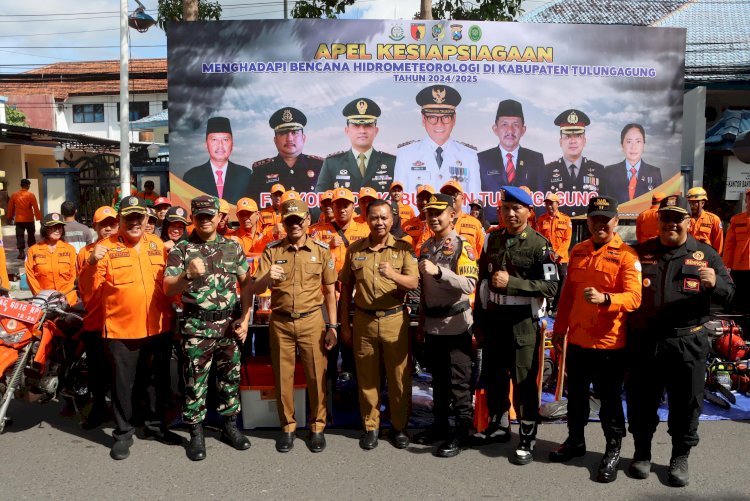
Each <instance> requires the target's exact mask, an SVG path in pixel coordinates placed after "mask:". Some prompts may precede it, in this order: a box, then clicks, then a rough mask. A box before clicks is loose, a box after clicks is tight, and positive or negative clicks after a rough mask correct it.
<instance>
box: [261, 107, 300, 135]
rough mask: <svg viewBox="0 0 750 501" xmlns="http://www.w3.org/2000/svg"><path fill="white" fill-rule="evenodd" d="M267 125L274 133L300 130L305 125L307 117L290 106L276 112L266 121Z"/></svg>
mask: <svg viewBox="0 0 750 501" xmlns="http://www.w3.org/2000/svg"><path fill="white" fill-rule="evenodd" d="M268 125H270V126H271V128H272V129H273V130H274V131H276V132H287V131H290V130H301V129H302V128H303V127H304V126H305V125H307V117H306V116H305V114H304V113H302V112H301V111H300V110H298V109H297V108H292V107H291V106H289V107H286V108H281V109H280V110H277V111H276V112H275V113H274V114H273V115H271V118H270V119H269V120H268Z"/></svg>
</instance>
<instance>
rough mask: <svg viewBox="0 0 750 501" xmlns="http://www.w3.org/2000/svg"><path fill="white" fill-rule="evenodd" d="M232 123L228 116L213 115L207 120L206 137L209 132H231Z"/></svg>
mask: <svg viewBox="0 0 750 501" xmlns="http://www.w3.org/2000/svg"><path fill="white" fill-rule="evenodd" d="M231 133H232V125H231V124H230V123H229V119H228V118H227V117H211V118H209V119H208V122H206V137H208V135H209V134H231Z"/></svg>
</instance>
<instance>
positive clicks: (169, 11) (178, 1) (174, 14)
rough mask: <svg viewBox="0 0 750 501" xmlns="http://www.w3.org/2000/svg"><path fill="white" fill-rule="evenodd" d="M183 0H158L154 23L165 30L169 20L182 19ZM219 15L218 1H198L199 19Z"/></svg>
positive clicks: (212, 18)
mask: <svg viewBox="0 0 750 501" xmlns="http://www.w3.org/2000/svg"><path fill="white" fill-rule="evenodd" d="M183 12H184V11H183V0H159V11H158V17H157V19H156V23H157V24H158V25H159V28H161V29H163V30H164V31H165V32H166V31H167V26H168V24H169V21H182V19H183ZM220 17H221V4H219V2H218V1H216V2H208V1H204V0H199V1H198V19H199V20H201V21H209V20H215V21H216V20H218V19H219V18H220Z"/></svg>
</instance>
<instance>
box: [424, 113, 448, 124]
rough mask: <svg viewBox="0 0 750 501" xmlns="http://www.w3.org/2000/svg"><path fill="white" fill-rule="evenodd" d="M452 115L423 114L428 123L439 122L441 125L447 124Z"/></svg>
mask: <svg viewBox="0 0 750 501" xmlns="http://www.w3.org/2000/svg"><path fill="white" fill-rule="evenodd" d="M453 118H454V116H453V115H424V119H425V120H427V123H428V124H430V125H435V124H437V123H438V122H440V123H441V124H443V125H447V124H449V123H451V122H452V121H453Z"/></svg>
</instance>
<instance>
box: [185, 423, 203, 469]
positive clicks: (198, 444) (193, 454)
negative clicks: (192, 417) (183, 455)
mask: <svg viewBox="0 0 750 501" xmlns="http://www.w3.org/2000/svg"><path fill="white" fill-rule="evenodd" d="M187 457H188V458H190V460H191V461H201V460H203V459H206V439H205V438H204V437H203V425H202V424H201V423H198V424H193V425H190V443H189V444H188V448H187Z"/></svg>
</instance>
